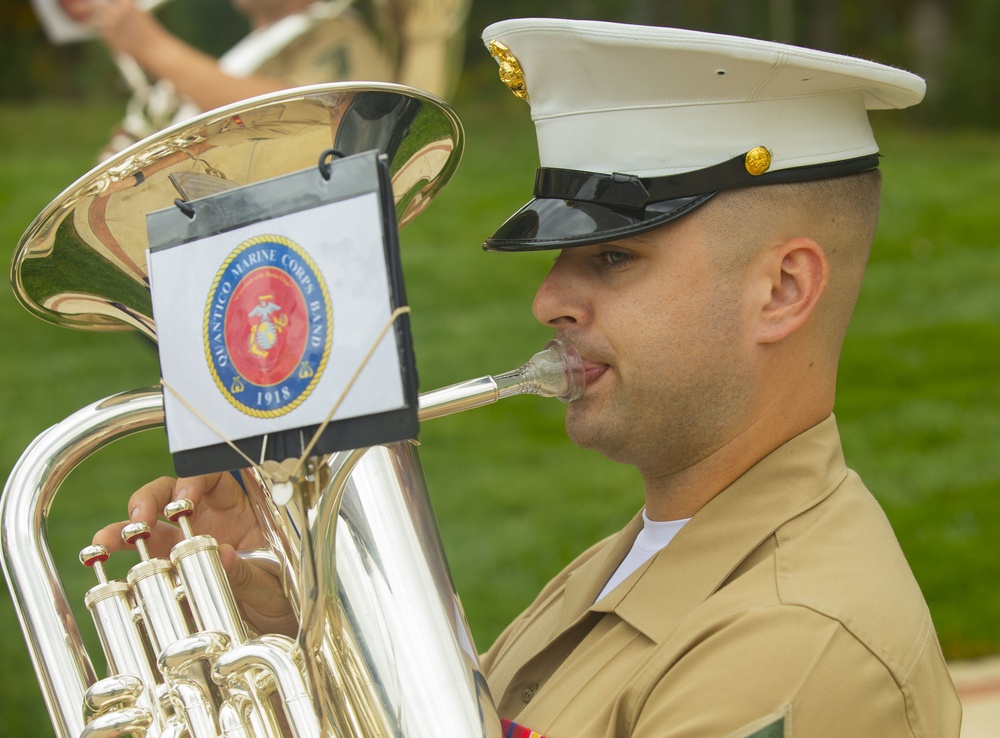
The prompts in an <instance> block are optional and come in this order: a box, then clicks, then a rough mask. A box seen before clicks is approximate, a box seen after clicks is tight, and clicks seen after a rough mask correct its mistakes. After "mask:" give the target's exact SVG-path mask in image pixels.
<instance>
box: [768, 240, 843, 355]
mask: <svg viewBox="0 0 1000 738" xmlns="http://www.w3.org/2000/svg"><path fill="white" fill-rule="evenodd" d="M760 267H761V271H760V272H759V275H760V277H761V281H760V282H758V284H759V285H760V286H761V291H760V293H759V294H760V295H761V301H760V312H759V314H758V316H757V317H758V321H757V342H758V343H777V342H778V341H781V340H782V339H784V338H786V337H787V336H790V335H791V334H792V333H794V332H795V331H797V330H798V329H799V328H800V327H801V326H802V324H803V323H805V322H806V320H808V318H809V316H810V315H812V312H813V310H814V309H815V307H816V303H818V302H819V298H820V297H821V296H822V295H823V292H824V291H825V290H826V285H827V282H828V280H829V278H830V265H829V263H828V262H827V259H826V254H825V253H823V249H822V248H821V247H820V245H819V244H818V243H816V242H815V241H813V240H812V239H811V238H792V239H789V240H788V241H785V242H783V243H781V244H778V245H776V246H774V247H773V248H772V249H771V250H770V251H769V252H768V253H766V254H765V255H764V258H763V260H762V262H761V263H760Z"/></svg>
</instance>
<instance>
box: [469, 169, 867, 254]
mask: <svg viewBox="0 0 1000 738" xmlns="http://www.w3.org/2000/svg"><path fill="white" fill-rule="evenodd" d="M745 161H746V155H745V154H741V155H740V156H736V157H733V158H732V159H730V160H729V161H725V162H722V163H721V164H716V165H714V166H711V167H706V168H705V169H699V170H697V171H694V172H684V173H683V174H675V175H668V176H665V177H637V176H635V175H631V174H620V173H615V174H601V173H597V172H583V171H578V170H573V169H555V168H550V167H542V168H540V169H538V171H537V172H536V174H535V192H534V195H535V199H534V200H532V201H530V202H529V203H528V204H527V205H525V206H524V207H523V208H521V209H520V210H518V211H517V212H516V213H514V215H512V216H511V217H510V218H508V219H507V221H506V222H505V223H504V224H503V225H502V226H500V228H499V229H498V230H497V232H496V233H494V234H493V236H492V237H491V238H488V239H487V240H486V242H485V243H484V244H483V248H484V249H485V250H487V251H541V250H545V249H561V248H566V247H569V246H585V245H588V244H595V243H605V242H608V241H616V240H618V239H621V238H626V237H628V236H634V235H638V234H640V233H644V232H646V231H650V230H652V229H654V228H658V227H659V226H662V225H665V224H667V223H670V222H671V221H674V220H677V219H678V218H681V217H683V216H685V215H687V214H688V213H690V212H692V211H693V210H696V209H697V208H698V207H700V206H701V205H703V204H705V203H706V202H708V201H709V200H710V199H711V198H712V197H714V196H715V195H716V194H718V192H719V191H720V190H723V189H731V188H735V187H749V186H753V185H759V184H781V183H788V182H805V181H810V180H816V179H827V178H830V177H840V176H844V175H847V174H857V173H859V172H865V171H868V170H870V169H875V168H877V167H878V155H877V154H872V155H870V156H862V157H858V158H855V159H847V160H844V161H837V162H830V163H824V164H814V165H810V166H805V167H796V168H792V169H781V170H777V171H774V172H765V173H764V174H761V175H752V174H750V173H749V172H748V171H747V169H746V164H745Z"/></svg>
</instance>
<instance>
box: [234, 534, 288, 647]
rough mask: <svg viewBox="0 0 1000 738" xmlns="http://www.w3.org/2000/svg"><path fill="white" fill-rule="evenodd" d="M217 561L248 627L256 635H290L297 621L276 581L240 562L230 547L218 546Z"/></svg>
mask: <svg viewBox="0 0 1000 738" xmlns="http://www.w3.org/2000/svg"><path fill="white" fill-rule="evenodd" d="M219 558H220V560H221V562H222V568H223V569H224V570H225V572H226V575H227V576H228V578H229V586H230V587H232V590H233V595H234V596H235V597H236V600H237V601H238V602H239V603H240V609H241V610H242V611H243V613H244V614H245V615H246V616H247V620H248V622H249V625H250V627H251V628H254V629H255V630H257V631H258V632H260V633H284V634H285V635H289V636H291V635H294V634H295V632H296V631H297V629H298V622H297V621H296V619H295V615H294V613H293V612H292V608H291V605H290V604H289V602H288V600H287V599H285V596H284V594H283V593H282V591H281V584H280V583H279V582H278V580H277V579H275V578H274V577H273V576H271V575H270V574H268V573H267V572H264V571H263V570H261V569H260V568H259V567H257V566H254V565H253V564H250V563H247V562H246V561H244V560H243V559H241V558H240V557H239V556H237V555H236V551H235V550H234V549H233V547H232V546H229V545H221V546H219Z"/></svg>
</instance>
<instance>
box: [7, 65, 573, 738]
mask: <svg viewBox="0 0 1000 738" xmlns="http://www.w3.org/2000/svg"><path fill="white" fill-rule="evenodd" d="M462 136H463V134H462V129H461V124H460V123H459V121H458V119H457V117H456V116H455V115H454V113H453V112H452V111H451V110H450V109H449V108H448V107H447V106H446V105H445V104H444V103H442V102H441V101H440V100H438V99H436V98H434V97H432V96H430V95H428V94H426V93H423V92H420V91H417V90H415V89H412V88H406V87H402V86H398V85H388V84H385V85H375V84H365V85H363V86H362V85H356V84H337V85H320V86H315V87H309V88H299V89H297V90H290V91H286V92H282V93H278V94H275V95H268V96H264V97H261V98H256V99H254V100H250V101H246V102H243V103H240V104H238V105H235V106H231V107H228V108H223V109H220V110H217V111H212V112H210V113H206V114H205V115H202V116H200V117H198V118H196V119H194V120H192V121H189V122H187V123H184V124H181V125H179V126H175V127H173V128H170V129H167V130H165V131H163V132H161V133H159V134H156V135H155V136H152V137H150V138H148V139H145V140H144V141H142V142H140V143H138V144H136V145H135V146H133V147H131V148H129V149H126V150H125V151H123V152H121V153H120V154H118V155H116V156H115V157H113V158H112V159H110V160H108V161H107V162H105V163H103V164H102V165H101V166H99V167H98V168H96V169H94V170H92V171H91V172H90V173H88V174H87V175H85V176H84V177H82V178H81V179H80V180H78V181H77V182H76V183H74V184H73V185H71V186H70V187H69V188H68V189H67V190H66V191H65V192H64V193H63V194H62V195H60V196H59V197H58V198H57V199H56V200H54V201H53V202H52V203H51V204H50V205H49V206H48V207H47V208H46V209H45V210H44V211H43V212H42V213H41V214H40V215H39V216H38V217H37V218H36V219H35V221H34V222H33V223H32V224H31V226H30V227H29V229H28V230H27V231H26V233H25V235H24V237H23V238H22V240H21V242H20V244H19V248H18V252H17V255H16V256H15V259H14V264H13V267H12V281H13V284H14V289H15V293H16V294H17V297H18V299H19V301H20V302H21V303H22V304H23V305H24V306H25V307H26V308H27V309H28V310H29V311H30V312H32V313H34V314H35V315H37V316H39V317H42V318H44V319H46V320H48V321H50V322H53V323H57V324H60V325H64V326H70V327H76V328H83V329H87V330H97V331H109V330H125V329H135V330H137V331H139V332H140V333H142V334H143V335H145V336H146V337H148V338H149V339H151V340H154V341H155V339H156V332H155V325H154V322H153V319H152V310H151V302H150V295H149V290H148V280H147V271H146V257H145V250H146V245H147V237H146V231H145V223H144V221H145V214H146V213H147V212H150V211H152V210H155V209H158V208H162V207H167V206H170V205H171V204H172V203H173V202H174V199H175V198H176V197H177V196H178V195H180V197H181V199H184V200H188V199H194V198H196V197H199V196H201V195H204V194H210V193H213V192H218V191H221V190H224V189H228V188H231V187H237V186H241V185H245V184H250V183H252V182H258V181H262V180H265V179H269V178H272V177H274V176H276V175H279V174H283V173H287V172H289V171H295V170H299V169H304V168H306V167H309V166H311V165H313V164H314V163H315V160H316V155H317V152H320V151H323V150H325V149H327V148H329V147H330V146H331V145H332V146H334V147H335V148H337V149H338V150H340V151H343V152H345V153H356V152H361V151H369V150H372V149H377V150H379V151H381V152H384V153H385V154H386V156H387V157H388V159H389V161H390V171H391V173H392V185H393V199H394V201H395V203H396V214H397V219H398V222H399V224H400V225H404V224H405V223H407V222H409V221H410V220H412V219H413V218H414V217H415V216H416V214H417V213H419V212H420V211H421V210H422V209H423V208H424V207H426V205H427V204H428V203H429V202H430V201H431V200H432V199H433V198H434V197H435V196H436V195H437V193H438V192H439V191H440V189H441V188H442V187H443V186H444V184H445V182H446V181H447V180H448V178H449V177H450V176H451V174H452V173H453V172H454V170H455V167H456V166H457V164H458V160H459V158H460V156H461V151H462V145H463V139H462ZM81 268H82V269H84V270H85V271H86V272H87V275H86V276H87V277H89V278H88V279H81V278H80V277H81V275H80V274H79V270H80V269H81ZM95 285H96V286H97V287H99V289H98V288H95ZM582 388H583V372H582V368H581V366H580V362H579V357H577V356H576V355H575V353H574V351H573V348H572V346H570V345H568V344H565V343H562V342H558V341H554V342H551V343H550V344H549V345H548V346H546V347H545V348H544V349H543V350H542V351H540V352H539V353H538V354H536V355H535V356H534V357H533V358H532V359H531V360H529V361H528V362H527V363H526V364H524V365H523V366H522V367H520V368H519V369H516V370H514V371H511V372H507V373H505V374H499V375H496V376H486V377H482V378H479V379H474V380H470V381H467V382H463V383H461V384H457V385H453V386H450V387H446V388H444V389H441V390H436V391H433V392H429V393H425V394H423V395H421V396H420V399H419V411H418V416H419V418H420V420H421V421H424V420H429V419H432V418H435V417H439V416H442V415H447V414H450V413H454V412H459V411H463V410H466V409H470V408H473V407H477V406H480V405H484V404H487V403H490V402H495V401H497V400H499V399H502V398H504V397H509V396H512V395H516V394H523V393H535V394H540V395H544V396H557V397H560V398H561V399H564V400H569V399H574V398H575V397H578V396H579V394H580V393H581V392H582ZM162 423H163V392H162V389H161V388H160V387H151V388H147V389H142V390H132V391H127V392H123V393H121V394H118V395H114V396H111V397H108V398H106V399H104V400H101V401H99V402H96V403H94V404H92V405H90V406H88V407H85V408H83V409H82V410H80V411H78V412H77V413H75V414H73V415H71V416H70V417H68V418H67V419H65V420H64V421H62V422H60V423H58V424H56V425H55V426H53V427H52V428H50V429H49V430H47V431H45V432H43V433H42V434H41V435H39V436H38V438H36V439H35V441H34V442H33V443H32V444H31V445H30V446H29V447H28V449H27V450H26V451H25V452H24V454H23V455H22V457H21V459H20V460H19V461H18V462H17V464H16V466H15V467H14V469H13V471H12V473H11V475H10V477H9V479H8V482H7V485H6V488H5V490H4V493H3V498H2V500H0V536H2V542H3V550H2V561H3V568H4V573H5V575H6V577H7V581H8V584H9V587H10V590H11V594H12V600H13V602H14V605H15V609H16V611H17V614H18V618H19V620H20V623H21V628H22V630H23V632H24V636H25V639H26V642H27V645H28V650H29V652H30V654H31V658H32V661H33V664H34V667H35V671H36V674H37V677H38V681H39V684H40V687H41V691H42V694H43V698H44V700H45V703H46V706H47V708H48V711H49V715H50V718H51V721H52V726H53V730H54V732H55V735H56V736H58V738H77V737H79V736H93V737H97V736H106V737H108V738H110V737H111V736H125V735H133V736H168V737H171V738H180V737H181V736H190V737H191V738H208V737H211V738H216V737H218V736H225V737H226V738H237V737H245V738H249V737H250V736H254V738H265V737H267V738H270V737H271V736H275V737H277V736H295V737H296V738H305V737H306V736H308V737H310V738H319V737H320V736H323V737H329V738H383V737H384V738H430V737H431V736H439V735H448V736H458V737H461V738H476V737H482V738H499V736H500V721H499V719H498V718H497V714H496V709H495V707H494V704H493V701H492V699H491V697H490V695H489V691H488V689H487V687H486V683H485V681H484V679H483V676H482V673H481V670H480V667H479V663H478V656H477V652H476V649H475V647H474V645H473V640H472V637H471V635H470V633H469V629H468V625H467V623H466V621H465V617H464V615H463V613H462V609H461V605H460V602H459V600H458V598H457V596H456V594H455V589H454V585H453V583H452V580H451V576H450V573H449V571H448V566H447V562H446V558H445V554H444V551H443V548H442V545H441V541H440V538H439V534H438V529H437V524H436V521H435V519H434V516H433V514H432V512H431V509H430V505H429V502H428V497H427V490H426V484H425V482H424V477H423V473H422V471H421V467H420V460H419V456H418V452H417V448H416V446H415V445H414V444H412V443H409V442H400V443H393V444H388V445H384V446H376V447H371V448H359V449H353V450H348V451H341V452H337V453H334V454H331V455H328V456H324V457H313V458H311V459H309V460H308V463H307V465H306V469H305V472H304V473H303V474H302V475H300V476H299V477H297V478H296V479H294V480H293V482H292V492H291V494H289V495H286V494H282V495H280V496H279V495H275V494H274V489H273V485H272V484H271V483H270V482H269V481H268V480H267V479H266V478H265V477H264V476H262V475H260V474H258V473H256V472H254V471H252V470H247V471H244V472H243V473H242V474H241V477H242V482H243V484H244V487H245V489H246V492H247V494H248V496H249V498H250V499H251V500H252V501H253V504H254V509H255V512H256V515H257V518H258V522H259V524H260V526H261V530H262V531H263V533H264V537H265V538H266V540H267V546H266V547H265V548H264V549H262V550H259V551H245V552H240V555H241V556H244V557H245V558H248V559H252V560H253V561H254V562H255V563H257V564H258V565H260V566H262V567H265V568H267V569H268V570H269V571H271V572H272V573H273V574H274V575H275V576H276V577H277V578H278V580H279V581H280V582H281V584H282V586H283V588H284V591H285V594H286V596H287V597H288V599H289V601H290V603H291V604H292V609H293V610H294V611H295V613H296V615H297V617H298V621H299V628H298V632H297V635H296V637H294V638H290V637H285V636H278V635H273V634H269V635H255V634H253V633H251V632H249V630H248V629H247V626H246V625H245V624H244V623H243V621H242V619H241V618H240V617H239V610H238V604H237V603H235V602H234V601H233V598H232V594H231V592H230V591H229V589H228V586H227V583H226V581H225V576H224V574H223V573H222V570H221V566H220V565H219V562H218V555H217V549H216V544H215V542H214V540H213V539H212V538H211V537H210V536H204V535H201V536H196V535H193V534H192V533H191V531H190V529H189V527H188V526H187V524H186V516H187V515H189V514H190V512H191V510H190V508H189V506H187V505H185V504H183V503H181V504H175V505H173V506H172V507H170V508H169V509H168V510H167V511H165V515H166V516H167V517H168V518H169V519H171V520H174V521H176V522H177V523H178V524H179V525H180V526H181V528H182V530H183V531H184V533H185V536H184V537H185V540H183V541H182V542H181V543H179V544H178V545H177V546H176V547H175V548H174V550H173V551H172V552H171V555H170V559H169V560H167V559H155V558H150V557H149V556H148V555H146V554H145V552H144V546H143V543H142V541H143V539H144V537H145V536H146V535H147V534H148V530H143V529H142V527H141V526H139V527H135V526H130V527H128V528H126V531H125V535H126V540H127V541H129V542H133V543H135V544H137V547H138V549H139V551H140V558H141V561H140V562H139V563H138V564H137V565H136V566H135V567H133V568H132V569H131V570H130V572H129V576H128V580H127V581H117V580H110V579H108V577H107V576H106V574H105V572H104V569H103V561H104V559H105V558H106V552H104V551H102V550H100V549H99V547H87V548H85V549H84V550H83V551H82V552H81V561H82V563H84V564H86V565H88V566H91V567H92V568H93V569H94V571H95V574H96V578H97V583H96V585H95V586H94V587H93V588H92V589H91V590H90V591H89V592H88V594H87V601H86V604H87V608H88V610H89V611H90V613H91V615H92V617H93V620H94V623H95V628H96V630H97V633H98V636H99V638H100V640H101V645H102V648H103V651H104V658H105V661H106V663H107V665H108V671H109V673H108V675H107V676H104V677H101V678H99V677H98V676H97V674H96V673H95V669H94V666H93V662H92V660H91V658H90V656H89V655H88V653H87V651H86V649H85V647H84V646H83V639H82V637H81V633H80V627H79V625H78V624H77V622H76V620H75V618H74V616H73V614H72V607H71V605H70V603H69V602H68V600H67V596H66V593H65V589H64V587H63V585H62V582H61V581H60V578H59V575H58V572H57V571H56V568H55V565H54V562H53V557H52V555H51V553H50V551H49V547H48V541H47V534H46V516H47V514H48V511H49V509H50V507H51V505H52V502H53V500H54V498H55V496H56V494H57V492H58V490H59V487H60V485H61V483H62V482H63V480H64V479H65V477H66V476H67V475H68V474H69V473H70V471H71V470H72V469H73V468H74V467H75V466H77V465H78V464H79V463H81V462H82V461H83V460H85V459H86V458H88V457H89V456H91V455H92V454H94V453H96V452H97V451H98V450H100V449H102V448H104V447H105V446H107V445H109V444H110V443H112V442H113V441H115V440H117V439H120V438H123V437H125V436H128V435H130V434H133V433H136V432H138V431H142V430H146V429H150V428H156V427H159V426H161V425H162Z"/></svg>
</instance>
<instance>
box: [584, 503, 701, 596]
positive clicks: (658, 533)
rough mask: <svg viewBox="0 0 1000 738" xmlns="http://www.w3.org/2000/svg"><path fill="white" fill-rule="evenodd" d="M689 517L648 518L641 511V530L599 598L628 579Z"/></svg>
mask: <svg viewBox="0 0 1000 738" xmlns="http://www.w3.org/2000/svg"><path fill="white" fill-rule="evenodd" d="M690 519H691V518H684V519H683V520H650V519H649V518H647V517H646V511H645V510H643V511H642V530H640V531H639V535H637V536H636V537H635V543H633V544H632V550H631V551H629V552H628V555H627V556H626V557H625V558H624V559H623V560H622V563H621V564H619V565H618V570H617V571H615V573H614V574H612V575H611V579H609V580H608V583H607V584H605V585H604V589H602V590H601V593H600V594H599V595H598V596H597V599H598V600H600V599H601V598H602V597H604V596H605V595H606V594H608V592H610V591H611V590H613V589H614V588H615V587H617V586H618V585H619V584H621V583H622V582H624V581H625V580H626V579H628V577H629V575H630V574H631V573H632V572H634V571H635V570H636V569H638V568H639V567H640V566H642V565H643V564H645V563H646V562H647V561H649V560H650V559H651V558H653V556H654V555H655V554H656V553H657V552H658V551H659V550H660V549H662V548H664V547H665V546H666V545H667V544H668V543H670V541H672V540H673V538H674V536H676V535H677V533H678V532H679V531H680V529H681V528H683V527H684V524H685V523H686V522H687V521H689V520H690Z"/></svg>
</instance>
